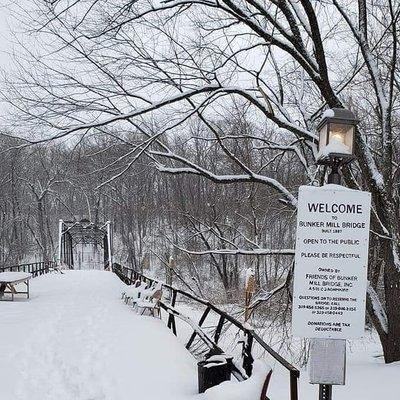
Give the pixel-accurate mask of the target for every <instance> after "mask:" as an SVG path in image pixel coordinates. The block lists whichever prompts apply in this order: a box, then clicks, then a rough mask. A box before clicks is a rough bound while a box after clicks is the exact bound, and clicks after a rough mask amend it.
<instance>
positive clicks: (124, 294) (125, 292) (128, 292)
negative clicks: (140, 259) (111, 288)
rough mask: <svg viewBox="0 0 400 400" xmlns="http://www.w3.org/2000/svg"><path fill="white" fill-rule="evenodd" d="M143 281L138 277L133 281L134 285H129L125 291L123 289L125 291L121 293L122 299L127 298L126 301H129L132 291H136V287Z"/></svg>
mask: <svg viewBox="0 0 400 400" xmlns="http://www.w3.org/2000/svg"><path fill="white" fill-rule="evenodd" d="M141 283H142V281H140V280H139V279H138V280H137V281H135V282H133V284H132V285H130V286H128V287H127V288H126V289H125V291H123V292H122V293H121V299H122V300H125V303H127V300H126V299H127V297H128V296H129V295H130V294H131V293H133V292H135V291H136V289H137V288H138V287H139V286H140V284H141ZM144 285H145V284H144Z"/></svg>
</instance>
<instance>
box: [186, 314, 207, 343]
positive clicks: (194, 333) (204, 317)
mask: <svg viewBox="0 0 400 400" xmlns="http://www.w3.org/2000/svg"><path fill="white" fill-rule="evenodd" d="M210 310H211V308H210V307H207V308H206V309H205V311H204V313H203V315H202V316H201V318H200V321H199V324H198V325H199V326H200V327H201V326H202V325H203V323H204V321H205V320H206V318H207V315H208V314H209V312H210ZM195 337H196V332H193V333H192V336H190V339H189V341H188V342H187V344H186V348H187V349H188V350H189V349H190V346H191V345H192V343H193V341H194V339H195Z"/></svg>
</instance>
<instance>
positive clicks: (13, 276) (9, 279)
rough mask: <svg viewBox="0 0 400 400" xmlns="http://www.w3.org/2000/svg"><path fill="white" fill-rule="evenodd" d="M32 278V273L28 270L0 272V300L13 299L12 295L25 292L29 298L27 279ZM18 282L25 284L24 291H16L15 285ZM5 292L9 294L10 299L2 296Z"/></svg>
mask: <svg viewBox="0 0 400 400" xmlns="http://www.w3.org/2000/svg"><path fill="white" fill-rule="evenodd" d="M31 278H32V274H30V273H28V272H14V271H7V272H0V300H3V301H14V295H16V294H25V295H26V296H27V298H28V299H29V279H31ZM19 283H24V284H25V285H26V291H18V290H17V289H16V286H17V285H18V284H19ZM5 294H11V299H7V298H4V295H5Z"/></svg>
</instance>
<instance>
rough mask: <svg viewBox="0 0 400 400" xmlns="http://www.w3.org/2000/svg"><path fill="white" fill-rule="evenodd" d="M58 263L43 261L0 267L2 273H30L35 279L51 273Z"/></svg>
mask: <svg viewBox="0 0 400 400" xmlns="http://www.w3.org/2000/svg"><path fill="white" fill-rule="evenodd" d="M56 266H57V263H56V262H54V261H41V262H35V263H31V264H20V265H12V266H10V267H0V272H4V271H18V272H29V273H30V274H32V276H33V277H35V276H38V275H43V274H46V273H47V272H49V269H50V268H55V267H56Z"/></svg>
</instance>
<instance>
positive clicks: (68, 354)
mask: <svg viewBox="0 0 400 400" xmlns="http://www.w3.org/2000/svg"><path fill="white" fill-rule="evenodd" d="M124 287H125V285H124V284H123V283H122V282H121V281H120V280H119V279H118V278H117V277H116V275H114V274H112V273H110V272H101V271H67V272H66V273H65V274H64V275H58V274H51V275H44V276H41V277H38V278H35V279H32V280H31V299H30V300H26V299H19V300H18V301H15V302H0V318H1V319H0V324H1V328H0V355H1V362H0V399H1V400H3V399H4V400H11V399H17V400H125V399H129V400H131V399H135V400H155V399H160V398H162V399H163V400H217V399H218V400H219V399H223V400H236V399H240V400H242V399H245V400H252V399H250V398H248V396H246V395H245V394H242V395H239V394H240V393H241V392H243V393H250V392H251V390H252V389H254V387H257V386H259V385H260V382H261V381H258V382H254V385H255V386H254V385H253V387H252V388H249V389H250V391H247V386H248V385H247V386H246V385H244V386H243V384H240V385H242V386H240V388H238V387H235V386H232V387H230V386H229V385H228V386H227V385H222V386H221V387H219V388H218V390H217V389H216V390H211V391H209V392H208V393H207V394H205V395H198V394H197V366H196V361H195V360H194V358H193V357H192V356H191V355H190V354H189V353H188V352H187V351H186V350H185V348H184V346H183V344H182V342H181V339H180V340H177V339H176V337H175V336H174V335H173V334H172V333H171V332H170V331H169V330H168V328H167V327H166V326H165V324H164V323H163V322H161V321H160V320H158V319H157V318H152V317H142V316H138V315H136V314H135V313H134V312H133V310H132V308H130V307H128V306H126V305H125V304H124V303H123V302H122V301H121V300H120V293H121V291H122V289H123V288H124ZM185 310H186V311H188V310H189V311H190V309H189V308H188V307H185ZM193 317H194V319H197V317H198V316H197V315H196V312H195V310H193ZM178 331H179V329H178ZM178 333H179V332H178ZM379 355H381V349H380V346H379V344H378V342H377V341H376V338H375V337H373V336H371V337H369V338H367V339H364V340H362V341H354V342H352V343H351V344H350V346H349V351H348V368H347V384H346V386H344V387H335V388H334V398H337V399H340V400H355V399H363V400H376V399H378V398H379V399H384V400H397V399H398V398H399V395H398V383H397V382H398V377H399V376H400V363H395V364H392V365H384V363H383V359H382V357H379ZM266 361H267V362H271V361H272V360H270V359H267V360H266ZM271 365H272V367H273V368H274V372H273V375H272V379H271V384H270V390H269V392H268V394H269V396H270V398H271V399H272V400H287V399H289V388H288V376H287V374H286V373H285V371H283V370H282V369H280V368H278V366H277V365H274V364H273V363H272V362H271ZM261 376H262V374H261ZM249 383H250V382H249ZM261 383H262V382H261ZM233 385H234V384H233ZM244 390H245V392H244ZM233 393H235V394H236V395H235V396H233ZM228 395H229V396H228ZM227 396H228V397H227ZM232 396H233V397H232ZM299 397H300V400H308V399H317V398H318V396H317V387H316V386H313V385H310V384H308V376H307V372H306V371H304V370H303V371H302V376H301V379H300V389H299ZM254 400H258V399H254Z"/></svg>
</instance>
